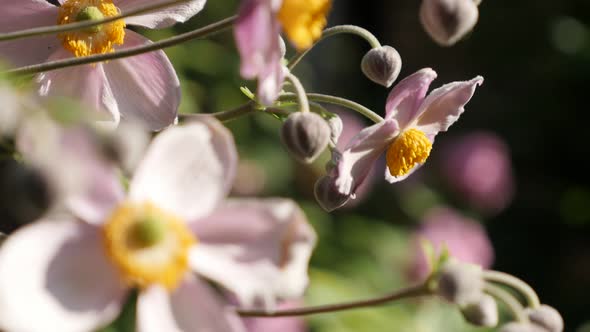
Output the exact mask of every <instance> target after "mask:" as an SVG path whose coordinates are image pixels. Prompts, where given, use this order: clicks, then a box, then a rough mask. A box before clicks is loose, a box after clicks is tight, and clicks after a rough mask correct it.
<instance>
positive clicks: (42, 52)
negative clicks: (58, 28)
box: [0, 0, 61, 66]
mask: <svg viewBox="0 0 590 332" xmlns="http://www.w3.org/2000/svg"><path fill="white" fill-rule="evenodd" d="M0 8H2V19H1V20H0V32H2V33H5V32H12V31H17V30H24V29H31V28H37V27H42V26H50V25H55V24H56V22H57V7H55V6H53V5H51V4H50V3H49V2H47V1H45V0H19V1H18V4H15V2H14V0H0ZM60 44H61V43H60V41H59V39H58V38H57V36H56V35H49V36H39V37H31V38H25V39H18V40H12V41H3V42H0V58H1V60H6V61H8V62H9V63H10V64H12V65H14V66H26V65H32V64H37V63H41V62H44V61H45V60H47V58H49V56H50V55H51V54H53V53H54V52H55V51H56V50H58V49H60V48H61V46H60Z"/></svg>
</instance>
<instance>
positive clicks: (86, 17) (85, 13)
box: [76, 6, 104, 33]
mask: <svg viewBox="0 0 590 332" xmlns="http://www.w3.org/2000/svg"><path fill="white" fill-rule="evenodd" d="M102 19H104V15H103V14H102V12H101V11H100V9H98V8H97V7H95V6H88V7H84V8H82V9H81V10H80V11H79V12H78V14H77V15H76V22H84V21H97V20H102ZM101 28H102V25H95V26H91V27H88V28H86V29H84V31H85V32H88V33H97V32H100V29H101Z"/></svg>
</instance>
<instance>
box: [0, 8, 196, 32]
mask: <svg viewBox="0 0 590 332" xmlns="http://www.w3.org/2000/svg"><path fill="white" fill-rule="evenodd" d="M186 1H187V0H168V1H162V2H159V3H155V4H151V5H146V6H141V7H138V8H135V9H132V10H129V11H126V12H125V13H121V15H117V16H112V17H107V18H104V19H102V20H90V21H84V22H76V23H69V24H62V25H51V26H44V27H38V28H32V29H26V30H19V31H13V32H7V33H0V41H7V40H14V39H20V38H27V37H34V36H42V35H50V34H54V33H60V32H67V31H74V30H81V29H85V28H88V27H92V26H97V25H101V24H106V23H110V22H113V21H116V20H120V19H123V18H126V17H129V16H135V15H138V14H143V13H147V12H151V11H154V10H158V9H161V8H164V7H169V6H173V5H176V4H179V3H182V2H186Z"/></svg>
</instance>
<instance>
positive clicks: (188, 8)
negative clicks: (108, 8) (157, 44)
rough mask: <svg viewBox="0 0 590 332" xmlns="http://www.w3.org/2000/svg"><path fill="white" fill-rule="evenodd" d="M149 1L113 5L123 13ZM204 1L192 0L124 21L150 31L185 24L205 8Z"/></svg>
mask: <svg viewBox="0 0 590 332" xmlns="http://www.w3.org/2000/svg"><path fill="white" fill-rule="evenodd" d="M150 2H151V1H150V0H115V5H117V7H119V9H121V11H122V12H123V13H125V12H126V11H128V10H130V9H135V8H138V7H141V6H145V5H147V4H149V3H150ZM205 2H206V0H192V1H187V2H185V3H182V4H180V5H175V6H170V7H166V8H163V9H159V10H157V11H155V12H152V13H149V14H143V15H139V16H132V17H128V18H126V19H125V22H126V23H127V24H129V25H141V26H144V27H146V28H151V29H161V28H167V27H169V26H172V25H174V24H176V23H183V22H186V21H187V20H188V19H189V18H191V17H193V16H195V15H196V14H197V13H199V12H200V11H201V10H202V9H203V7H204V6H205Z"/></svg>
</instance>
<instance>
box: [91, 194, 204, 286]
mask: <svg viewBox="0 0 590 332" xmlns="http://www.w3.org/2000/svg"><path fill="white" fill-rule="evenodd" d="M102 235H103V245H104V248H105V251H106V254H107V257H109V258H110V260H111V261H112V262H113V263H114V264H115V266H116V267H117V268H118V269H119V272H120V273H121V276H122V277H123V279H124V280H125V282H127V283H128V284H129V285H131V286H137V287H140V288H145V287H147V286H149V285H153V284H160V285H162V286H164V287H166V288H168V289H169V290H173V289H175V288H176V286H178V284H179V282H180V281H181V280H182V278H183V276H184V274H185V273H186V272H187V271H188V252H189V249H190V248H191V247H192V246H193V245H195V243H196V239H195V238H194V236H193V235H192V233H191V232H190V230H189V229H188V228H187V227H186V225H185V224H184V222H183V221H182V220H181V219H180V218H178V217H176V216H174V215H172V214H170V213H167V212H165V211H163V210H161V209H158V208H157V207H156V206H154V205H153V204H151V203H143V204H133V203H128V202H127V203H123V204H121V205H120V206H118V207H117V209H116V210H115V211H114V212H113V213H112V214H111V216H110V218H109V219H108V220H107V221H106V223H105V224H104V227H103V233H102Z"/></svg>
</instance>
